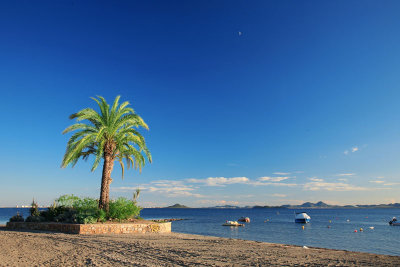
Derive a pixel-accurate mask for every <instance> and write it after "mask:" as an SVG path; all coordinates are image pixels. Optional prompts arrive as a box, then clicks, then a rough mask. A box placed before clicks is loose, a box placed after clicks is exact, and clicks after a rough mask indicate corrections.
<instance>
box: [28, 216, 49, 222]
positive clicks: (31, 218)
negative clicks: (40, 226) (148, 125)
mask: <svg viewBox="0 0 400 267" xmlns="http://www.w3.org/2000/svg"><path fill="white" fill-rule="evenodd" d="M25 221H26V222H44V221H46V218H44V217H42V216H32V215H31V216H28V217H27V218H26V220H25Z"/></svg>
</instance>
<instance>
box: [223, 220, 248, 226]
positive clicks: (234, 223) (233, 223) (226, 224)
mask: <svg viewBox="0 0 400 267" xmlns="http://www.w3.org/2000/svg"><path fill="white" fill-rule="evenodd" d="M222 226H244V224H242V223H238V222H237V221H226V222H225V223H224V224H223V225H222Z"/></svg>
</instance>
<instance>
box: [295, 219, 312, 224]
mask: <svg viewBox="0 0 400 267" xmlns="http://www.w3.org/2000/svg"><path fill="white" fill-rule="evenodd" d="M294 222H295V223H309V222H310V219H308V218H307V219H295V220H294Z"/></svg>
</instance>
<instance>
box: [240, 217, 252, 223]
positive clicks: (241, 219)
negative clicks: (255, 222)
mask: <svg viewBox="0 0 400 267" xmlns="http://www.w3.org/2000/svg"><path fill="white" fill-rule="evenodd" d="M238 222H246V223H249V222H250V218H249V217H240V218H239V219H238Z"/></svg>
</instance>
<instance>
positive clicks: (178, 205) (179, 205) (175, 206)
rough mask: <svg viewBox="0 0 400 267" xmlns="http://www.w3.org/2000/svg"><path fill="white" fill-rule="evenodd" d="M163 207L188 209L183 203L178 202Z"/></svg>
mask: <svg viewBox="0 0 400 267" xmlns="http://www.w3.org/2000/svg"><path fill="white" fill-rule="evenodd" d="M165 208H168V209H189V207H187V206H185V205H181V204H178V203H177V204H175V205H172V206H168V207H165Z"/></svg>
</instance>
